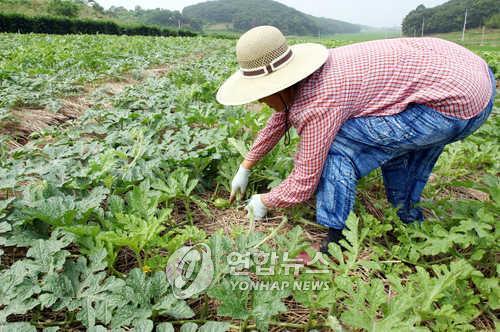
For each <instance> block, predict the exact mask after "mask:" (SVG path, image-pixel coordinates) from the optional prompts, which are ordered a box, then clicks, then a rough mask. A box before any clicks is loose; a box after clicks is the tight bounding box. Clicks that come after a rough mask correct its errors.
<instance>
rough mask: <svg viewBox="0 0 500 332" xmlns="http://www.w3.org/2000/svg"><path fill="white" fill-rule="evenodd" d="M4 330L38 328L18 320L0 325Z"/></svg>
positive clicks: (29, 331)
mask: <svg viewBox="0 0 500 332" xmlns="http://www.w3.org/2000/svg"><path fill="white" fill-rule="evenodd" d="M0 331H2V332H36V328H35V327H34V326H32V325H31V324H29V323H25V322H16V323H6V324H3V325H0Z"/></svg>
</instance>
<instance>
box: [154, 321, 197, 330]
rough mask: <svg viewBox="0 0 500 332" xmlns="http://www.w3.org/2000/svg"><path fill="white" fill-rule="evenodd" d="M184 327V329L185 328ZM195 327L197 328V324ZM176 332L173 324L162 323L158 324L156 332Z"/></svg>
mask: <svg viewBox="0 0 500 332" xmlns="http://www.w3.org/2000/svg"><path fill="white" fill-rule="evenodd" d="M187 324H189V323H187ZM184 325H186V324H184ZM184 325H183V326H182V327H184ZM195 326H196V324H195ZM182 327H181V332H183V330H182ZM196 327H197V326H196ZM174 331H175V330H174V326H173V325H172V324H171V323H160V324H158V326H156V332H174ZM195 331H196V330H195Z"/></svg>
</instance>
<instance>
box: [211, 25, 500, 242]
mask: <svg viewBox="0 0 500 332" xmlns="http://www.w3.org/2000/svg"><path fill="white" fill-rule="evenodd" d="M236 56H237V60H238V63H239V66H240V69H239V70H238V71H237V72H236V73H235V74H233V75H232V76H231V77H230V78H229V79H227V81H226V82H224V84H223V85H222V86H221V87H220V89H219V91H218V93H217V100H218V101H219V102H220V103H221V104H224V105H241V104H246V103H250V102H253V101H257V100H258V101H260V102H263V103H266V104H267V105H269V106H270V107H271V108H273V109H274V110H275V111H276V112H275V113H274V114H273V115H272V116H271V118H270V119H269V121H268V123H267V125H266V127H265V128H264V129H262V130H261V131H260V133H259V135H258V137H257V139H256V141H255V142H254V144H253V146H252V148H251V149H250V151H249V152H248V154H247V155H246V157H245V160H244V161H243V162H242V164H241V165H240V167H239V170H238V172H237V174H236V176H235V177H234V179H233V181H232V185H231V188H232V192H231V198H232V199H234V195H235V194H236V193H237V192H238V191H239V192H242V193H243V192H244V191H245V189H246V186H247V183H248V177H249V175H250V169H251V168H252V167H253V166H254V165H255V164H256V163H257V162H258V161H259V160H260V159H261V158H262V157H263V156H264V155H265V154H266V153H268V152H269V151H270V150H271V149H272V148H273V147H274V146H275V145H276V144H277V143H278V141H279V140H280V138H281V137H283V136H285V143H287V141H288V140H289V138H288V137H287V132H288V129H289V127H290V126H293V127H295V128H296V130H297V133H298V135H299V136H300V143H299V146H298V151H297V154H296V156H295V159H294V169H293V171H292V173H291V174H290V175H289V177H288V178H287V179H286V180H285V181H283V182H282V183H281V184H280V185H278V186H277V187H275V188H273V189H272V190H271V191H270V192H268V193H266V194H259V195H253V196H252V197H251V199H250V201H249V203H248V205H247V207H246V209H247V210H248V211H250V210H252V211H253V214H254V217H255V218H256V219H261V218H264V217H265V215H266V213H267V211H268V209H270V208H276V207H289V206H291V205H293V204H297V203H300V202H304V201H306V200H308V199H309V198H310V197H311V196H312V195H313V194H314V193H316V218H317V222H318V223H319V224H322V225H325V226H327V227H328V228H329V231H328V237H327V239H326V241H324V242H323V245H322V250H323V251H324V250H326V249H327V245H328V243H329V242H332V241H335V242H337V243H338V241H339V239H341V238H342V232H341V231H342V229H343V228H344V226H345V221H346V219H347V217H348V215H349V212H350V211H351V210H352V208H353V205H354V199H355V192H356V184H357V182H358V180H359V179H360V178H361V177H363V176H365V175H367V174H368V173H369V172H370V171H372V170H373V169H375V168H377V167H381V169H382V175H383V180H384V185H385V190H386V195H387V199H388V200H389V202H390V203H391V204H392V205H393V206H395V207H397V208H398V215H399V217H400V218H401V220H402V221H403V222H405V223H410V222H412V221H422V220H423V215H422V211H421V209H420V208H419V207H418V206H417V203H418V202H419V201H420V195H421V194H422V190H423V189H424V186H425V184H426V182H427V180H428V178H429V175H430V174H431V171H432V168H433V167H434V165H435V163H436V161H437V159H438V157H439V155H440V154H441V153H442V152H443V149H444V147H445V145H446V144H449V143H452V142H455V141H457V140H461V139H463V138H465V137H467V136H469V135H470V134H471V133H473V132H474V131H475V130H477V129H478V128H479V127H480V126H481V125H482V124H483V123H484V121H485V120H486V118H488V116H489V114H490V112H491V110H492V107H493V102H494V94H495V86H496V83H495V77H494V75H493V72H492V71H491V70H490V69H489V68H488V65H487V64H486V63H485V62H484V61H483V60H482V59H481V58H480V57H478V56H477V55H475V54H474V53H472V52H471V51H469V50H467V49H465V48H463V47H461V46H459V45H457V44H454V43H452V42H448V41H445V40H441V39H436V38H399V39H390V40H377V41H369V42H364V43H358V44H353V45H348V46H343V47H338V48H335V49H330V50H328V49H326V48H325V47H323V46H322V45H319V44H312V43H307V44H298V45H293V46H288V45H287V42H286V39H285V37H284V36H283V34H282V33H281V32H280V31H279V30H278V29H277V28H275V27H272V26H260V27H256V28H253V29H251V30H249V31H248V32H246V33H245V34H243V35H242V36H241V38H240V39H239V40H238V43H237V45H236Z"/></svg>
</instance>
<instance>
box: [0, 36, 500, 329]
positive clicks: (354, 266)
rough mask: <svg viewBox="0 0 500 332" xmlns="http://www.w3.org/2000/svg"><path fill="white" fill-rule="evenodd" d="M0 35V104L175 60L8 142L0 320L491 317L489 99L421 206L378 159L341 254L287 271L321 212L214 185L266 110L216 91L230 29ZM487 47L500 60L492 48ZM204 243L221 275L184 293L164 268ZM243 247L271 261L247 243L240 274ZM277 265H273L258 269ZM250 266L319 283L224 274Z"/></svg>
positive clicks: (39, 98)
mask: <svg viewBox="0 0 500 332" xmlns="http://www.w3.org/2000/svg"><path fill="white" fill-rule="evenodd" d="M0 40H1V42H2V45H6V47H3V48H2V49H1V50H0V52H1V54H2V57H1V58H0V80H1V81H0V82H1V83H0V100H1V103H2V104H0V107H2V108H3V112H4V114H8V112H9V111H10V110H12V109H15V108H19V107H23V106H30V105H36V106H39V107H40V106H44V107H52V108H53V109H57V105H58V103H59V98H61V97H62V96H64V95H67V94H68V93H73V92H78V91H81V87H82V86H83V85H84V84H87V83H89V82H99V81H102V80H104V79H107V78H110V77H115V78H119V77H120V76H122V75H124V73H127V72H130V71H134V70H136V71H137V73H139V72H140V70H141V69H144V68H146V67H151V66H155V65H160V64H165V63H166V64H168V65H169V66H170V67H171V70H170V71H169V73H168V74H167V75H165V76H163V77H154V78H147V79H144V80H142V81H140V82H138V83H137V84H135V85H133V86H130V87H128V88H126V89H125V90H124V91H123V92H121V93H119V94H116V95H100V96H98V97H97V99H96V101H95V103H94V104H93V106H92V107H91V108H89V109H87V110H86V112H85V113H84V114H83V115H82V116H81V117H80V118H79V119H78V120H75V121H73V122H70V123H67V124H65V125H64V126H62V127H58V128H56V127H54V128H49V129H46V130H44V131H42V132H39V133H36V135H33V137H32V138H31V140H30V142H29V143H28V144H26V145H25V146H24V147H22V148H19V149H16V150H12V151H8V150H6V149H1V151H0V152H1V153H0V248H1V249H0V330H1V331H2V332H3V331H19V330H22V331H35V330H36V329H43V330H44V331H57V330H61V331H65V330H75V329H76V330H90V331H106V330H109V329H111V330H114V331H127V330H131V329H133V330H136V331H174V328H175V329H176V330H178V329H180V330H181V331H228V330H240V331H245V330H249V331H250V330H259V331H267V330H298V331H303V330H335V331H341V330H348V331H349V330H367V331H392V330H397V331H417V330H418V331H427V330H433V331H450V330H476V329H486V330H488V329H489V330H492V329H495V326H496V324H497V319H496V316H495V313H496V312H497V310H498V309H500V304H499V295H500V288H499V285H498V280H499V279H498V277H499V275H498V274H499V273H500V269H499V265H498V263H497V253H498V249H499V248H498V243H500V242H499V233H498V222H499V218H498V215H499V205H498V204H499V202H500V191H499V189H500V186H499V184H500V183H499V180H498V177H497V175H498V171H499V164H498V158H497V156H498V155H499V147H498V140H499V134H498V133H499V126H500V123H499V121H500V120H499V118H498V115H497V114H496V112H495V114H493V116H492V117H491V118H490V119H489V120H488V122H487V123H486V124H485V125H484V126H483V127H482V128H481V129H480V131H479V132H477V133H475V134H474V135H473V136H472V137H470V138H468V139H467V140H465V141H463V142H459V143H455V144H453V145H451V146H449V147H448V148H447V150H446V152H445V153H444V154H443V156H442V157H441V159H440V161H439V164H438V166H437V168H436V170H435V174H434V176H433V179H432V181H431V183H430V184H429V185H428V187H427V188H426V192H425V194H424V196H425V197H426V202H425V203H424V207H425V208H426V214H427V215H428V216H429V217H428V220H427V221H426V222H425V223H423V224H422V225H410V226H407V225H403V224H402V223H401V222H399V220H398V218H397V215H396V213H395V211H394V210H392V209H390V208H389V207H388V204H387V202H386V201H385V199H384V193H383V187H382V183H381V180H380V173H379V172H378V171H376V172H373V173H372V174H370V175H369V176H368V177H366V178H365V179H363V180H362V181H361V183H360V189H359V195H358V201H357V203H356V209H355V214H352V215H351V216H350V217H349V220H348V230H347V231H346V237H347V241H346V242H345V243H344V249H343V253H342V251H341V248H340V247H339V246H336V245H334V246H332V247H331V254H332V257H333V258H332V259H326V261H324V262H317V263H314V264H313V265H311V266H308V269H309V271H305V270H304V269H299V271H297V273H289V272H290V271H289V269H288V268H287V266H286V264H284V263H286V262H285V258H284V257H287V258H288V259H293V258H295V257H296V256H297V255H298V254H299V253H300V252H302V251H303V250H307V251H308V252H309V253H310V254H311V257H312V256H314V253H313V250H312V249H311V244H312V243H313V242H315V241H317V240H318V234H321V233H322V232H323V230H322V229H321V228H319V227H317V226H314V225H313V223H314V211H313V209H311V208H310V206H309V205H307V204H305V205H302V206H299V207H297V208H294V209H291V210H286V211H274V215H273V216H272V217H271V218H270V220H267V221H263V222H259V223H255V224H254V223H249V222H248V221H247V220H246V218H245V217H244V212H243V210H242V206H240V205H234V206H230V207H227V206H225V205H224V204H220V203H221V202H220V200H218V198H224V197H226V195H227V189H228V188H227V186H228V184H229V182H230V179H231V178H232V176H233V174H234V172H235V171H236V169H237V167H238V165H239V162H240V161H241V156H242V155H244V154H245V152H246V149H247V148H248V146H249V145H250V143H251V142H252V139H253V137H254V136H255V134H256V133H257V131H258V130H259V129H260V128H262V127H263V126H264V124H265V121H266V119H267V117H268V116H269V115H270V113H271V110H269V109H267V108H263V109H262V110H261V111H260V112H251V111H249V110H247V109H245V108H243V107H227V108H224V107H222V106H221V105H219V104H217V103H216V102H215V99H214V94H215V91H216V90H217V88H218V86H219V84H220V83H221V82H222V80H223V79H224V78H226V77H227V76H228V75H229V74H230V73H231V72H232V71H233V70H234V68H235V65H236V64H235V63H234V56H233V46H234V42H233V41H227V40H217V39H205V38H193V39H182V38H154V37H112V36H64V37H57V36H51V37H46V36H40V35H29V36H20V35H9V34H4V35H0ZM329 43H330V45H329V46H335V45H336V43H335V42H329ZM200 54H202V55H203V56H202V57H198V56H196V55H200ZM489 56H490V57H491V58H490V59H489V61H490V62H497V63H498V61H499V60H498V59H499V56H498V53H491V52H490V53H489ZM139 76H140V75H139ZM497 107H498V105H497ZM297 141H298V137H297V136H296V135H294V136H293V137H292V142H293V143H294V144H292V145H291V146H288V147H285V146H284V145H283V144H280V145H279V146H278V147H277V148H276V149H275V150H273V151H272V153H271V154H270V155H268V156H267V157H266V158H265V159H264V160H263V161H262V162H261V163H260V164H259V166H258V168H257V169H256V170H255V171H252V176H251V183H250V190H249V191H250V193H251V192H262V191H264V190H267V188H268V187H270V186H274V185H276V184H277V183H279V182H280V181H281V180H283V179H284V178H285V177H286V176H287V174H288V173H289V172H290V170H291V167H292V164H293V163H292V161H293V152H294V145H295V144H296V143H297ZM222 203H224V202H222ZM201 243H204V244H206V245H207V247H208V248H210V251H211V256H212V261H213V274H214V278H213V281H212V283H211V284H210V286H209V287H208V289H206V290H205V291H203V292H202V293H200V294H197V295H196V296H194V297H192V298H189V299H179V297H178V296H176V294H175V293H174V288H173V286H172V285H171V284H170V283H169V282H168V280H167V275H166V273H165V267H166V265H167V262H168V260H169V258H170V256H171V255H172V253H173V252H175V251H176V250H177V249H179V248H181V247H182V246H184V245H195V244H201ZM249 253H250V254H251V255H264V256H265V255H267V256H272V255H273V254H275V255H276V256H277V257H278V261H277V262H274V263H273V262H272V261H271V260H269V261H268V262H266V263H264V264H261V263H259V262H257V261H253V260H251V261H250V263H249V264H248V265H246V266H243V267H242V270H243V272H245V273H241V274H235V273H232V268H233V267H234V266H233V265H232V264H231V262H230V261H229V260H228V259H227V257H230V256H232V255H234V254H237V255H240V256H245V255H247V254H249ZM243 265H245V264H243ZM270 267H273V268H274V273H272V274H270V275H262V274H261V273H258V271H259V270H260V269H262V268H270ZM311 271H312V272H313V273H308V272H311ZM256 281H262V282H267V283H271V284H280V285H283V284H288V285H292V284H294V282H300V283H301V284H302V285H307V284H308V283H316V284H318V285H323V287H320V288H318V289H315V290H311V289H309V288H305V287H302V288H300V287H299V288H294V287H281V288H266V289H259V288H256V289H250V288H243V287H234V285H241V284H245V283H248V282H256ZM325 285H326V286H325Z"/></svg>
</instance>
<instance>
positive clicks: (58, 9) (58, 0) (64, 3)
mask: <svg viewBox="0 0 500 332" xmlns="http://www.w3.org/2000/svg"><path fill="white" fill-rule="evenodd" d="M48 11H49V13H51V14H53V15H57V16H66V17H76V16H78V12H79V11H80V6H79V5H78V4H77V3H75V2H73V1H71V0H50V1H49V4H48Z"/></svg>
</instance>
